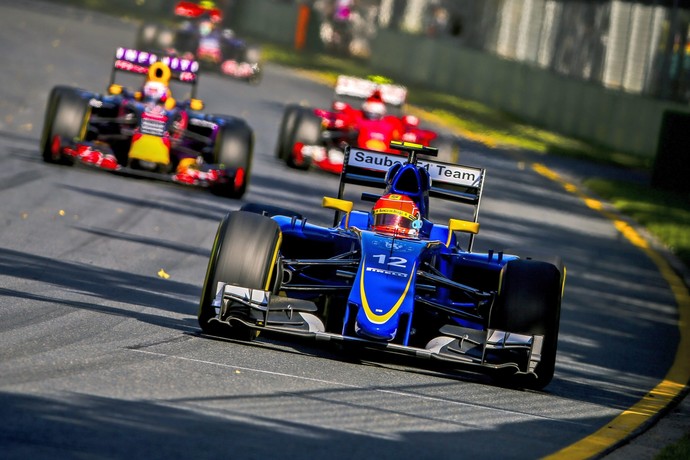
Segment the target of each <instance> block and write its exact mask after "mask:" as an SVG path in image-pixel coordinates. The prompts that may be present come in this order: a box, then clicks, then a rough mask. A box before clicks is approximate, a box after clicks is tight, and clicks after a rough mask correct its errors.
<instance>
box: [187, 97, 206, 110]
mask: <svg viewBox="0 0 690 460" xmlns="http://www.w3.org/2000/svg"><path fill="white" fill-rule="evenodd" d="M189 108H190V109H192V110H197V111H198V110H203V109H204V102H203V101H202V100H201V99H191V100H190V101H189Z"/></svg>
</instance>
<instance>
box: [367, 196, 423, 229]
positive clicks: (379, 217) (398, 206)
mask: <svg viewBox="0 0 690 460" xmlns="http://www.w3.org/2000/svg"><path fill="white" fill-rule="evenodd" d="M372 212H373V214H374V225H373V226H372V229H373V230H374V231H376V232H381V233H388V234H391V235H395V236H406V237H410V238H416V237H417V236H419V229H420V228H421V227H422V220H421V215H420V213H419V208H418V207H417V205H416V204H415V202H414V201H412V199H411V198H410V197H408V196H406V195H399V194H396V193H389V194H388V195H384V196H382V197H381V198H379V199H378V201H377V202H376V204H375V205H374V208H373V211H372Z"/></svg>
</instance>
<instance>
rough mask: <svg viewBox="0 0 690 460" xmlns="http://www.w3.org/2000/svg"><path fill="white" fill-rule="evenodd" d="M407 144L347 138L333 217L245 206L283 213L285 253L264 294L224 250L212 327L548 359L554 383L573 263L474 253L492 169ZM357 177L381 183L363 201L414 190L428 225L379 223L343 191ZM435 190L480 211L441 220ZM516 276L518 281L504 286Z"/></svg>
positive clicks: (496, 365) (479, 362)
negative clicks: (373, 146) (388, 227)
mask: <svg viewBox="0 0 690 460" xmlns="http://www.w3.org/2000/svg"><path fill="white" fill-rule="evenodd" d="M399 144H400V145H399V146H400V150H402V151H405V152H406V153H407V156H405V155H396V154H390V153H382V152H374V151H371V150H365V149H361V148H356V149H355V148H349V147H348V148H347V149H346V154H345V164H344V168H343V172H342V174H341V179H340V188H339V191H338V195H337V198H336V197H334V198H324V206H325V207H327V208H331V209H334V210H335V217H334V224H333V225H332V226H330V227H328V226H322V225H316V224H313V223H311V222H308V221H307V219H306V218H304V217H303V216H301V215H299V214H298V213H294V212H292V211H290V210H285V209H281V208H275V207H271V206H268V207H265V208H262V207H261V205H248V206H247V207H245V208H242V209H241V210H240V211H239V212H235V213H234V214H235V215H234V216H232V217H233V219H236V220H238V221H241V220H242V214H243V211H244V212H245V213H246V212H253V213H263V214H264V216H265V217H264V219H272V220H273V222H274V223H275V224H274V226H275V230H274V231H273V230H272V231H271V233H273V232H275V234H278V235H279V237H277V239H276V241H277V243H276V244H277V246H276V247H275V250H276V263H275V267H274V268H273V266H270V267H269V268H268V270H270V271H271V272H272V273H274V274H275V275H274V276H273V278H272V279H273V283H272V284H271V286H273V287H272V288H270V289H268V290H266V291H263V294H261V295H257V290H256V288H254V289H251V288H243V287H242V285H241V284H240V285H239V286H238V285H236V284H237V283H233V280H232V279H224V278H223V277H218V276H216V275H215V273H216V272H217V268H218V267H217V266H216V265H215V264H216V260H217V257H218V256H217V255H214V256H212V259H211V261H210V262H209V271H208V273H207V279H206V282H205V288H204V292H214V293H216V297H215V299H213V303H212V305H214V308H215V310H214V311H211V310H210V307H209V306H208V305H211V299H210V298H209V297H210V295H206V297H202V300H201V305H200V316H199V321H200V324H201V325H202V328H206V329H204V330H208V329H209V328H208V327H207V322H208V323H212V324H215V323H223V324H225V325H228V326H230V327H231V329H237V328H238V327H239V328H242V327H244V328H250V329H255V330H261V329H270V330H274V331H279V332H283V333H289V334H295V335H302V336H311V337H315V338H316V339H318V340H329V341H341V342H347V343H355V344H359V345H362V346H365V347H374V348H382V349H386V350H389V351H393V352H397V353H402V354H411V355H413V356H417V357H425V358H429V359H436V360H440V361H445V362H452V363H456V364H463V365H471V366H472V365H473V366H480V367H483V368H489V369H492V370H494V371H497V372H503V371H508V372H512V373H514V374H516V375H518V374H520V375H531V376H538V373H539V372H542V371H540V370H539V369H541V368H540V367H539V366H540V364H541V363H546V364H543V366H542V367H543V369H544V370H543V372H542V374H541V376H538V377H537V380H536V382H538V383H536V384H535V385H533V387H535V388H536V387H542V386H544V385H546V384H547V383H548V382H549V381H550V380H551V377H552V375H553V366H554V363H555V346H556V345H555V343H556V337H557V331H558V318H559V315H560V313H559V312H560V296H561V295H562V289H563V282H564V276H565V273H564V272H565V271H564V268H563V267H562V266H561V265H560V264H559V263H555V264H551V263H546V262H541V261H539V262H537V261H535V262H532V261H523V260H521V259H520V257H518V256H517V255H510V254H505V253H503V252H502V251H488V252H485V253H477V252H473V251H472V245H473V239H474V236H475V234H476V233H477V232H478V230H479V224H478V210H479V204H480V199H481V195H482V188H483V181H484V173H485V172H484V170H483V169H480V168H474V167H469V166H463V165H454V164H447V163H442V162H437V161H434V160H433V159H431V158H429V157H419V158H418V157H417V156H418V155H433V154H435V152H436V150H435V149H433V148H429V147H423V146H421V145H417V144H413V145H409V144H408V143H399ZM391 145H393V144H391ZM346 184H356V185H360V186H367V187H373V188H377V189H379V190H380V191H382V193H380V194H373V193H368V192H364V193H362V200H363V201H370V202H374V201H376V200H377V198H379V197H380V196H382V195H384V194H388V193H395V194H401V195H407V196H408V197H410V198H412V199H413V200H414V201H415V203H416V205H417V206H418V208H419V209H420V214H421V221H422V223H421V228H420V229H419V235H418V236H417V237H415V238H410V237H401V236H395V235H391V234H389V233H379V232H376V231H374V229H373V227H372V222H373V217H372V213H371V212H370V211H369V210H354V209H353V206H354V203H353V202H351V201H347V200H344V199H343V196H344V187H345V185H346ZM434 197H437V198H441V199H446V200H452V201H454V202H456V203H461V204H465V205H469V206H470V207H471V208H472V209H473V210H474V212H473V213H472V217H471V219H467V220H460V219H450V220H449V221H448V223H447V224H445V223H435V222H432V221H431V220H430V219H429V203H430V198H434ZM232 214H233V213H231V214H230V215H232ZM230 215H229V216H230ZM226 219H227V218H226ZM266 227H267V228H270V227H271V225H268V226H266ZM223 228H224V227H223V225H222V224H221V227H220V230H219V237H218V238H220V239H217V240H216V245H215V246H214V254H217V253H218V250H217V248H218V247H219V246H220V245H221V244H222V239H223V238H225V239H230V238H239V236H238V235H236V234H232V233H227V234H223V230H222V229H223ZM249 229H250V227H248V230H247V232H249V231H250V230H249ZM251 231H252V232H253V229H251ZM458 234H465V236H466V237H467V238H465V237H463V238H459V237H458ZM251 238H252V235H245V237H244V240H247V239H251ZM461 241H462V242H465V243H461ZM256 244H257V245H258V246H260V242H259V241H257V242H256ZM247 257H250V256H249V255H248V256H247ZM250 260H251V258H250ZM506 273H510V274H509V275H507V274H506ZM505 277H509V278H510V280H509V281H508V282H507V285H508V286H507V288H506V292H502V284H504V283H506V281H505V280H504V278H505ZM523 285H524V286H523ZM522 307H525V308H526V310H525V313H526V314H525V315H523V314H522V312H521V311H520V308H522Z"/></svg>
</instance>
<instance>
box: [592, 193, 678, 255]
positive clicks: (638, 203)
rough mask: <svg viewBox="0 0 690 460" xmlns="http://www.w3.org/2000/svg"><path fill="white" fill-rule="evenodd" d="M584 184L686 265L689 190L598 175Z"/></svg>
mask: <svg viewBox="0 0 690 460" xmlns="http://www.w3.org/2000/svg"><path fill="white" fill-rule="evenodd" d="M585 186H586V187H587V188H589V189H590V190H592V191H594V193H596V194H598V195H599V196H601V197H602V198H604V199H606V200H607V201H609V202H610V203H612V204H613V205H614V206H615V207H616V208H617V209H619V210H620V211H621V212H622V213H624V214H626V215H628V216H630V217H632V218H633V219H635V221H636V222H638V223H639V224H641V225H643V226H644V227H645V228H646V229H647V230H649V232H650V233H652V234H653V235H654V236H656V237H657V238H658V239H659V240H660V241H661V242H663V244H665V245H666V246H667V247H668V248H669V249H670V250H671V251H673V252H674V253H675V254H676V255H677V256H678V257H679V258H680V259H681V260H682V261H683V263H684V264H685V265H686V266H687V267H690V194H681V193H672V192H667V191H661V190H656V189H653V188H651V187H648V186H644V185H640V184H635V183H631V182H621V181H608V180H602V179H589V180H586V181H585Z"/></svg>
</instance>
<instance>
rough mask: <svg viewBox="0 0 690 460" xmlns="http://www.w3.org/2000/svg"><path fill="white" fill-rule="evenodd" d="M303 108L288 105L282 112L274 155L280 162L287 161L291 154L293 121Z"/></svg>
mask: <svg viewBox="0 0 690 460" xmlns="http://www.w3.org/2000/svg"><path fill="white" fill-rule="evenodd" d="M303 109H304V108H303V107H302V106H301V105H297V104H289V105H288V106H286V107H285V110H283V118H282V119H281V120H280V127H279V128H278V140H277V142H276V150H275V155H276V158H278V159H279V160H281V161H287V159H288V157H289V156H290V154H291V152H292V145H290V142H291V140H292V132H293V130H294V129H295V121H296V120H297V118H298V117H299V114H300V113H301V111H302V110H303Z"/></svg>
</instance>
